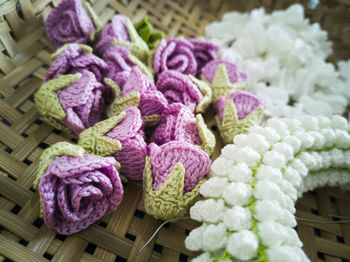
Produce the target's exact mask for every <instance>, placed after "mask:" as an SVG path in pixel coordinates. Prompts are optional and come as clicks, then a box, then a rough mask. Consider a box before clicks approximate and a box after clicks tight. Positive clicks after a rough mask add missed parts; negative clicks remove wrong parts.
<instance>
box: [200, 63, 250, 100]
mask: <svg viewBox="0 0 350 262" xmlns="http://www.w3.org/2000/svg"><path fill="white" fill-rule="evenodd" d="M201 73H202V79H204V80H205V81H206V82H208V83H209V85H210V87H211V89H212V91H213V99H214V100H215V99H216V98H218V97H219V96H226V95H228V94H229V93H231V92H233V91H236V90H240V89H247V88H248V84H247V83H246V82H244V81H246V80H247V74H246V73H245V72H243V71H241V70H240V69H239V68H238V66H237V65H236V64H234V63H230V62H227V61H224V60H213V61H211V62H209V63H207V64H206V65H205V66H204V67H203V68H202V70H201Z"/></svg>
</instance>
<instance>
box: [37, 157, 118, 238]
mask: <svg viewBox="0 0 350 262" xmlns="http://www.w3.org/2000/svg"><path fill="white" fill-rule="evenodd" d="M115 164H116V161H115V159H114V158H113V157H104V158H103V157H99V156H95V155H88V154H84V155H82V156H70V155H63V156H58V157H56V158H55V159H54V160H53V162H51V163H50V165H49V166H48V168H47V170H46V172H45V174H44V175H43V176H42V177H41V180H40V183H39V187H38V189H39V193H40V196H41V198H42V204H43V211H44V221H45V224H46V225H47V226H48V227H49V228H55V229H56V230H57V232H58V233H59V234H63V235H70V234H73V233H76V232H78V231H80V230H83V229H85V228H87V227H88V226H89V225H91V224H92V223H94V222H95V221H97V220H99V219H100V218H101V217H102V216H103V215H104V214H105V213H106V212H108V211H112V210H114V209H116V208H117V207H118V206H119V204H120V203H121V201H122V198H123V185H122V183H121V180H120V178H119V176H118V171H117V170H116V168H115Z"/></svg>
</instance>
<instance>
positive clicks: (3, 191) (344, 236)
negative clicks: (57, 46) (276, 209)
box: [0, 0, 350, 262]
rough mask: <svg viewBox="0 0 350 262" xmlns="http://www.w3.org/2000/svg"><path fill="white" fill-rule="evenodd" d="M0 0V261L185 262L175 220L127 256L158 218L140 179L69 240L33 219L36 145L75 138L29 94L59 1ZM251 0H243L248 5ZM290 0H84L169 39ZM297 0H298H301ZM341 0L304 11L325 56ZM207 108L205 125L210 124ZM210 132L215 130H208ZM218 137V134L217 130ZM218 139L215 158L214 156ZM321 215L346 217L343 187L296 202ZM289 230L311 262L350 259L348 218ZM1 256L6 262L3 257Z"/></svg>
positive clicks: (339, 25) (105, 16)
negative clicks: (46, 117)
mask: <svg viewBox="0 0 350 262" xmlns="http://www.w3.org/2000/svg"><path fill="white" fill-rule="evenodd" d="M18 2H19V6H20V9H19V7H18V6H17V8H16V1H15V0H9V1H3V0H0V261H4V260H6V259H10V260H14V261H49V260H51V261H79V260H80V261H86V262H88V261H125V260H128V261H187V260H189V259H190V258H191V257H193V256H195V255H196V254H195V253H193V252H190V251H188V250H186V248H185V246H184V239H185V237H186V234H188V231H189V230H191V229H192V228H194V227H197V226H198V224H197V223H196V222H194V221H191V220H181V221H178V222H176V223H171V224H170V225H169V226H167V227H165V228H162V229H161V231H160V233H159V234H158V235H157V237H156V238H155V239H154V240H153V241H152V242H151V243H150V244H149V245H148V246H147V247H146V248H145V250H144V251H143V252H142V253H141V255H140V256H137V257H136V256H135V255H136V253H137V251H138V250H139V249H140V248H141V247H142V246H143V244H144V243H145V242H146V241H147V239H148V238H149V237H150V236H151V235H152V234H153V232H154V231H155V229H156V228H157V227H158V226H159V225H160V223H161V221H159V220H156V219H154V218H152V217H150V216H148V215H147V214H145V213H144V207H143V203H142V186H141V185H140V184H137V183H129V184H128V185H127V186H126V188H125V196H124V200H123V203H122V204H121V206H120V207H119V208H118V209H117V210H116V211H115V212H113V213H111V214H109V215H107V216H105V217H104V218H103V219H102V220H101V221H100V222H99V223H95V224H94V225H92V226H90V227H89V228H88V229H87V230H84V231H82V232H80V233H78V234H75V235H73V236H69V237H63V236H60V235H57V233H56V232H55V231H54V230H51V229H48V228H47V227H46V226H45V225H43V221H42V219H40V218H39V208H40V203H39V196H38V194H37V193H36V192H35V190H34V189H33V188H32V183H33V181H34V179H35V175H36V170H37V166H38V159H39V156H40V154H41V153H42V151H43V150H44V149H45V148H47V147H48V146H50V145H52V144H54V143H56V142H59V141H68V142H76V137H74V136H72V135H67V134H64V133H62V132H60V131H57V130H55V129H53V128H52V127H51V126H49V125H47V124H45V123H43V122H42V121H41V120H40V114H39V112H38V111H37V110H36V108H35V105H34V103H33V94H34V93H35V91H36V90H37V89H38V88H39V87H40V85H41V84H42V81H43V79H44V76H45V72H46V70H47V69H48V67H49V65H50V63H51V59H50V53H51V52H52V51H53V45H52V44H51V43H50V42H49V40H48V39H47V38H46V36H45V29H44V21H45V19H46V17H47V15H48V14H49V12H50V10H51V9H52V8H53V7H55V6H57V5H58V3H59V2H60V1H59V0H51V1H50V0H44V1H43V0H20V1H18ZM248 2H249V3H248ZM294 2H295V1H288V0H287V1H273V0H263V1H243V0H241V1H215V0H211V1H195V0H187V1H184V0H181V1H175V0H169V1H166V0H159V1H158V0H147V1H141V0H124V1H121V2H119V1H115V0H111V1H108V0H92V1H91V4H92V6H93V8H94V9H95V11H96V13H97V14H98V15H99V17H100V19H101V20H102V22H103V23H104V24H105V23H107V22H108V21H109V20H110V19H111V18H112V17H113V15H114V14H115V13H116V12H119V13H123V14H125V15H127V16H129V17H131V18H132V19H133V21H138V20H140V19H141V18H142V17H143V16H144V15H146V14H147V15H148V17H149V21H150V22H151V23H152V24H153V25H154V26H155V27H156V28H158V29H160V30H162V31H164V32H165V33H166V35H167V36H175V35H184V36H187V37H188V36H191V37H192V36H199V35H203V34H204V27H205V25H206V24H207V23H209V22H211V21H214V20H218V19H220V17H221V15H222V14H223V13H224V12H226V11H228V10H231V9H236V10H239V11H249V10H251V9H253V8H255V7H258V6H261V5H264V6H265V7H266V9H267V11H271V10H275V9H280V8H285V7H287V6H289V5H290V4H291V3H294ZM304 2H305V1H304ZM348 6H350V1H349V0H336V1H321V3H320V4H319V5H318V6H317V8H316V9H315V10H307V15H308V16H310V18H311V20H312V21H319V22H320V23H321V24H322V27H323V28H324V29H326V30H328V32H329V37H330V39H331V40H332V41H334V43H335V44H334V50H335V53H334V55H333V56H332V57H331V58H330V60H331V61H336V60H338V59H348V58H349V57H350V48H349V47H350V11H349V9H348V8H349V7H348ZM212 116H213V112H212V111H210V110H209V112H208V113H207V114H206V116H205V117H206V119H207V123H208V124H209V126H212V127H213V128H214V129H215V126H213V125H214V120H213V117H212ZM216 135H217V134H216ZM217 139H218V136H217ZM220 147H221V144H220V142H219V143H218V145H217V148H216V153H215V154H214V157H216V156H217V155H218V154H219V151H220ZM328 214H337V215H340V216H347V217H350V193H349V192H342V191H340V190H338V189H331V188H322V189H318V190H316V191H315V192H312V193H308V194H306V195H305V196H304V197H303V198H302V199H300V200H299V201H298V204H297V213H296V215H297V216H299V217H305V218H312V219H321V220H324V221H326V220H331V218H330V217H329V216H328ZM297 231H298V233H299V235H300V237H301V240H302V241H303V243H304V249H305V251H306V253H307V255H308V256H309V257H310V259H311V261H336V262H342V261H350V224H331V225H329V224H328V225H327V224H306V223H299V224H298V228H297ZM6 261H8V260H6Z"/></svg>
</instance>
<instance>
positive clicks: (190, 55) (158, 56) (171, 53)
mask: <svg viewBox="0 0 350 262" xmlns="http://www.w3.org/2000/svg"><path fill="white" fill-rule="evenodd" d="M194 52H195V46H194V44H193V43H191V42H190V41H189V40H187V39H181V38H170V39H168V40H165V39H164V38H163V39H162V40H161V41H160V42H159V44H158V46H157V49H156V51H155V53H154V57H153V69H154V72H155V73H156V74H160V73H161V72H163V71H166V70H175V71H178V72H181V73H183V74H192V75H194V76H195V75H196V74H197V69H198V62H197V60H196V57H195V54H194Z"/></svg>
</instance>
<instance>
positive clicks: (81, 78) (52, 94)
mask: <svg viewBox="0 0 350 262" xmlns="http://www.w3.org/2000/svg"><path fill="white" fill-rule="evenodd" d="M103 90H104V87H103V85H102V84H101V83H99V82H97V81H96V78H95V76H94V74H92V73H91V72H89V71H86V70H85V71H82V72H81V73H76V74H74V75H72V74H69V75H61V76H59V77H57V78H54V79H52V80H50V81H48V82H46V83H44V84H43V85H42V86H41V87H40V88H39V90H38V91H37V92H36V94H35V97H34V98H35V104H36V106H37V108H38V110H39V112H40V113H41V115H42V117H43V118H44V120H45V121H46V122H48V123H49V124H51V125H53V126H54V127H55V128H57V129H60V130H63V131H66V132H70V130H71V131H73V132H74V133H76V134H79V133H80V132H81V131H83V130H84V129H86V128H88V127H90V126H93V125H94V124H95V123H96V122H98V121H99V120H100V117H101V112H102V108H103V106H104V99H103V97H102V93H103Z"/></svg>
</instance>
